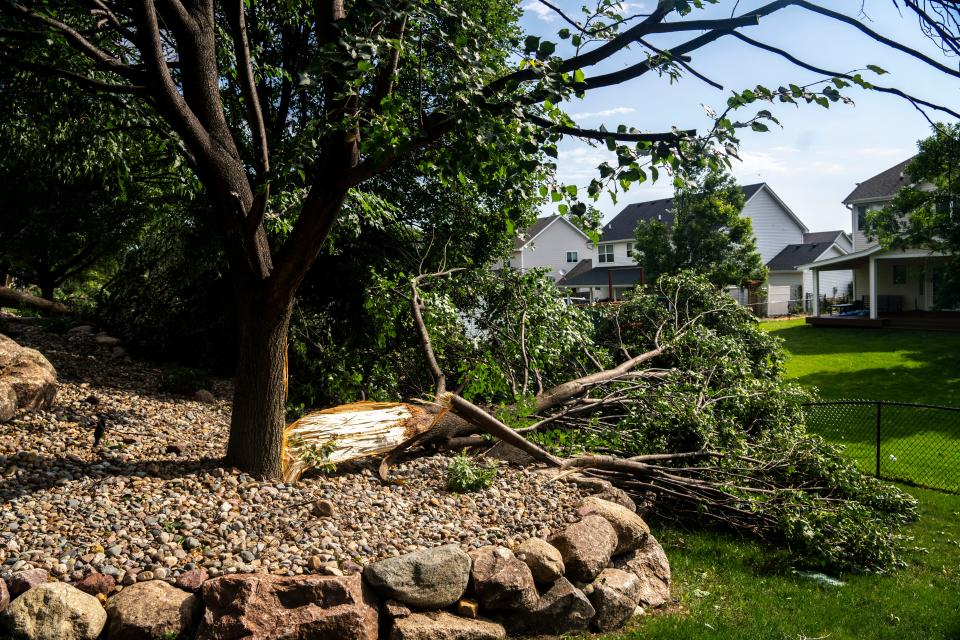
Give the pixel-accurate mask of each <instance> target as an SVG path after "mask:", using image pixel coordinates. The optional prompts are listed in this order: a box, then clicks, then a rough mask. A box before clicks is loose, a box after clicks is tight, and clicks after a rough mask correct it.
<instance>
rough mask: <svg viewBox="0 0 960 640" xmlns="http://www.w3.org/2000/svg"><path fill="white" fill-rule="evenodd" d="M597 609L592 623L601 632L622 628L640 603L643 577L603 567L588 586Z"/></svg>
mask: <svg viewBox="0 0 960 640" xmlns="http://www.w3.org/2000/svg"><path fill="white" fill-rule="evenodd" d="M585 592H586V593H587V597H588V598H590V604H592V605H593V608H594V609H595V610H596V612H597V613H596V615H595V616H594V617H593V620H592V622H591V624H592V625H593V627H594V628H595V629H597V630H598V631H611V630H613V629H617V628H619V627H620V626H621V625H623V623H624V622H626V621H627V620H629V619H630V617H631V616H632V615H633V612H634V611H635V610H636V608H637V605H638V604H639V603H640V580H639V578H637V576H635V575H633V574H632V573H630V572H628V571H623V570H621V569H604V570H603V571H602V572H601V573H600V575H599V576H597V579H596V580H594V581H593V582H592V583H590V585H589V586H588V587H587V588H586V589H585Z"/></svg>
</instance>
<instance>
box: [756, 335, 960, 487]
mask: <svg viewBox="0 0 960 640" xmlns="http://www.w3.org/2000/svg"><path fill="white" fill-rule="evenodd" d="M763 328H764V329H766V330H767V331H770V332H771V333H772V334H773V335H776V336H779V337H781V338H783V339H784V342H785V346H786V349H787V352H788V354H789V358H788V360H787V377H788V378H789V379H792V380H795V381H796V382H798V383H799V384H801V385H803V386H804V387H807V388H809V389H812V390H815V391H816V392H817V393H818V395H819V396H820V398H822V399H824V400H831V399H854V398H864V399H870V400H895V401H900V402H916V403H925V404H941V405H951V406H960V358H957V357H956V354H958V353H960V334H955V333H938V332H925V331H883V330H877V329H845V328H835V327H812V326H809V325H805V324H803V321H802V320H788V321H782V322H766V323H764V325H763ZM876 418H877V409H876V407H872V406H848V407H824V408H819V409H815V410H812V411H811V413H810V414H808V421H807V422H808V426H809V427H810V428H811V429H812V430H813V431H816V432H817V433H820V434H821V435H823V436H824V437H825V438H827V439H828V440H830V441H832V442H836V443H838V444H842V445H844V446H845V447H846V452H847V455H849V456H850V457H851V458H852V459H854V460H855V461H856V462H857V464H858V465H859V466H860V467H861V468H862V469H863V470H864V471H867V472H870V473H875V472H876V424H877V423H876ZM881 442H882V444H881V450H880V453H881V455H880V473H881V475H882V476H883V477H885V478H890V479H897V480H904V481H907V482H912V483H916V484H921V485H924V486H927V487H933V488H935V489H944V490H948V491H955V492H956V491H960V412H956V413H954V412H944V411H937V410H926V409H916V408H907V407H896V406H887V407H884V408H883V409H882V431H881Z"/></svg>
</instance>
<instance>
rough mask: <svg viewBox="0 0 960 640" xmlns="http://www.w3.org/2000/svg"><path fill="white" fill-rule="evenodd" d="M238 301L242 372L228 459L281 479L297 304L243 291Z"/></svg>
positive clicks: (250, 470) (255, 472)
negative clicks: (289, 358)
mask: <svg viewBox="0 0 960 640" xmlns="http://www.w3.org/2000/svg"><path fill="white" fill-rule="evenodd" d="M252 288H253V287H251V289H252ZM257 289H266V287H262V286H259V287H257ZM237 303H238V322H239V327H238V328H239V336H238V345H237V348H238V353H237V371H236V376H235V378H234V391H233V413H232V415H231V418H230V441H229V444H228V446H227V459H226V462H227V464H228V465H231V466H234V467H237V468H238V469H241V470H243V471H245V472H247V473H249V474H251V475H253V476H255V477H258V478H265V479H279V478H280V477H281V474H282V468H281V460H280V456H281V450H282V446H283V426H284V424H285V414H286V402H287V330H288V328H289V325H290V314H291V309H292V304H291V300H289V299H288V300H271V299H270V298H269V297H268V296H267V295H266V294H265V293H262V292H258V291H256V290H253V291H251V290H246V291H244V290H238V296H237Z"/></svg>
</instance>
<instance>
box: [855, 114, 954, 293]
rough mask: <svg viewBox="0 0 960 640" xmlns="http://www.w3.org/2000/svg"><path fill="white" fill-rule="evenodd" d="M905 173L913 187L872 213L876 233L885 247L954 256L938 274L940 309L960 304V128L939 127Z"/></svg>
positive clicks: (870, 223) (870, 221) (922, 143)
mask: <svg viewBox="0 0 960 640" xmlns="http://www.w3.org/2000/svg"><path fill="white" fill-rule="evenodd" d="M917 148H918V153H917V155H916V156H914V158H913V160H912V161H911V162H910V164H909V165H908V166H907V168H906V171H905V173H906V174H907V175H908V176H909V177H910V184H908V185H907V186H905V187H903V188H901V189H900V190H899V191H898V192H897V194H896V195H895V196H894V198H893V201H892V202H890V204H889V205H887V206H886V207H884V208H883V209H879V210H874V211H871V212H869V213H868V216H867V225H868V230H869V234H870V235H874V236H876V237H878V238H879V240H880V242H881V244H883V245H884V246H885V247H896V248H900V247H907V246H921V247H927V248H929V249H931V250H933V251H940V252H943V253H946V254H948V255H950V259H949V261H948V262H947V266H946V267H945V269H943V270H942V271H940V272H939V273H937V274H935V280H936V281H935V283H934V287H933V291H934V295H935V296H936V300H935V301H934V302H935V305H936V306H937V307H939V308H956V307H957V306H960V215H958V213H960V124H937V125H935V126H934V127H933V135H931V136H930V137H929V138H926V139H924V140H921V141H920V142H918V143H917Z"/></svg>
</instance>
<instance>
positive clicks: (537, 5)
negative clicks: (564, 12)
mask: <svg viewBox="0 0 960 640" xmlns="http://www.w3.org/2000/svg"><path fill="white" fill-rule="evenodd" d="M520 8H521V9H523V10H524V11H528V12H530V13H532V14H533V15H535V16H536V17H537V19H538V20H543V21H544V22H553V21H555V20H556V19H557V17H558V16H557V14H556V12H555V11H554V10H553V9H551V8H550V7H548V6H547V5H545V4H543V3H542V2H539V1H538V0H530V2H528V3H526V4H525V5H523V6H522V7H520Z"/></svg>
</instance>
